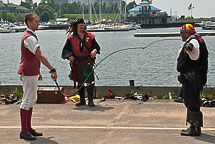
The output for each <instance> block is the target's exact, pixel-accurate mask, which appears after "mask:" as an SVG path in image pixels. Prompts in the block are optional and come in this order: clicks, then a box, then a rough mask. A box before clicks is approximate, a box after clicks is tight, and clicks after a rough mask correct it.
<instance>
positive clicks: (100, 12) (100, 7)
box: [99, 0, 102, 22]
mask: <svg viewBox="0 0 215 144" xmlns="http://www.w3.org/2000/svg"><path fill="white" fill-rule="evenodd" d="M99 15H100V22H101V21H102V0H101V1H100V5H99Z"/></svg>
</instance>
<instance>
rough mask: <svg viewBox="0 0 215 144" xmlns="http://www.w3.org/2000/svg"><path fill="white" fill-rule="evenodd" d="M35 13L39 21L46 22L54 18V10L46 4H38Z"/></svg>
mask: <svg viewBox="0 0 215 144" xmlns="http://www.w3.org/2000/svg"><path fill="white" fill-rule="evenodd" d="M35 12H36V14H37V15H38V16H39V17H40V21H43V22H48V21H49V20H50V19H53V18H54V13H55V10H54V9H53V8H52V7H50V6H49V5H48V4H46V3H40V4H39V5H38V7H37V8H36V9H35Z"/></svg>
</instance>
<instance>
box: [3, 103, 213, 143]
mask: <svg viewBox="0 0 215 144" xmlns="http://www.w3.org/2000/svg"><path fill="white" fill-rule="evenodd" d="M202 112H203V114H204V128H203V133H202V136H200V137H183V136H181V135H180V131H181V129H183V128H186V126H185V114H186V109H185V107H184V106H183V104H181V103H175V102H173V100H150V101H147V102H144V103H138V102H136V101H133V100H124V101H119V100H107V101H105V102H100V103H98V101H97V106H96V107H93V108H90V107H88V106H82V107H75V105H74V103H73V102H68V103H67V104H36V105H35V107H34V112H33V122H32V123H33V127H34V128H36V130H38V131H40V132H43V133H44V136H43V137H38V138H37V140H36V141H25V140H21V139H19V131H20V120H19V105H16V104H12V105H3V104H0V118H1V120H0V143H1V144H25V143H30V144H206V143H208V144H214V143H215V108H206V107H204V108H202Z"/></svg>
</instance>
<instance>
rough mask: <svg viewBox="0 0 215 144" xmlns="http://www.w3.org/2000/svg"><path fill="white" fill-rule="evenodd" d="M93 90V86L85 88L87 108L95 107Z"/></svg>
mask: <svg viewBox="0 0 215 144" xmlns="http://www.w3.org/2000/svg"><path fill="white" fill-rule="evenodd" d="M93 89H94V84H91V85H89V86H87V95H88V106H90V107H94V106H95V104H94V102H93Z"/></svg>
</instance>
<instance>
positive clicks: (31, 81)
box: [20, 76, 38, 110]
mask: <svg viewBox="0 0 215 144" xmlns="http://www.w3.org/2000/svg"><path fill="white" fill-rule="evenodd" d="M37 84H38V76H22V88H23V97H22V103H21V105H20V108H21V109H24V110H29V109H30V108H31V107H33V106H34V104H35V103H36V101H37Z"/></svg>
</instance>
